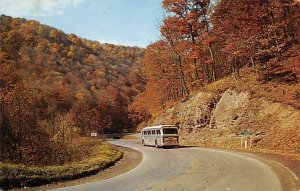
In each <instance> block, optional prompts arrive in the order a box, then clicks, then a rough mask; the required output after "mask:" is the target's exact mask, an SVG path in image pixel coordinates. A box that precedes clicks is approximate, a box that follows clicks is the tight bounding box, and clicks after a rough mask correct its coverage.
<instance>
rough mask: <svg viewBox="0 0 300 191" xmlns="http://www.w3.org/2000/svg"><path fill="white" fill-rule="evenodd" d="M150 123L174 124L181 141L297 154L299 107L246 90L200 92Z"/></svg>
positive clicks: (298, 145) (299, 125) (192, 143)
mask: <svg viewBox="0 0 300 191" xmlns="http://www.w3.org/2000/svg"><path fill="white" fill-rule="evenodd" d="M152 124H154V125H156V124H177V125H178V126H179V128H180V134H181V143H182V144H184V145H197V146H205V147H218V148H231V149H240V148H241V136H240V135H243V140H242V143H243V147H244V144H245V141H248V142H247V144H248V146H249V144H250V139H251V150H260V151H267V152H271V153H281V154H288V155H291V156H294V157H296V158H298V159H299V158H300V157H299V156H300V144H299V140H300V111H299V110H297V109H295V108H293V107H291V106H288V105H284V104H280V103H273V102H271V101H268V100H267V99H265V98H262V97H257V96H251V94H250V93H248V92H247V91H237V90H235V89H227V90H226V91H221V92H220V91H219V90H216V91H215V92H200V93H198V94H196V95H194V96H193V97H191V98H190V99H188V100H187V101H185V102H181V103H178V104H176V105H174V106H173V107H172V108H169V109H168V110H166V111H165V112H164V113H163V114H162V115H160V116H159V117H157V118H156V119H154V121H153V122H152Z"/></svg>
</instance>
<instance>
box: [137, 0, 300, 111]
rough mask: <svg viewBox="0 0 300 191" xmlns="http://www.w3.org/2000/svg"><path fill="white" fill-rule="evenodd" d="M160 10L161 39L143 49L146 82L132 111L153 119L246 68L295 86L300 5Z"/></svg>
mask: <svg viewBox="0 0 300 191" xmlns="http://www.w3.org/2000/svg"><path fill="white" fill-rule="evenodd" d="M163 8H164V9H165V11H166V12H167V16H166V18H165V19H164V20H163V22H162V25H161V28H160V31H161V36H162V38H161V40H159V41H157V42H155V43H153V44H151V45H149V46H148V47H147V49H146V54H145V67H144V72H145V74H146V75H147V78H148V82H147V85H146V91H145V92H144V93H143V94H141V95H139V97H138V98H137V99H136V101H135V103H134V104H133V106H134V107H137V108H139V107H140V108H144V109H147V110H149V111H150V112H151V113H152V115H154V116H156V115H158V114H159V113H161V112H162V111H163V110H164V109H165V108H166V107H168V105H172V103H174V102H176V101H178V100H182V99H183V98H185V97H188V96H189V95H191V94H193V92H195V90H202V89H203V87H205V86H206V85H207V84H210V83H212V82H215V81H218V80H219V79H222V78H224V77H226V76H228V75H231V74H232V75H234V76H235V79H237V80H238V79H239V78H240V77H241V75H240V73H241V70H245V69H248V70H251V71H252V73H256V74H259V75H258V78H257V81H258V82H260V83H268V82H270V81H276V82H279V83H288V84H290V83H297V82H299V77H300V61H299V60H300V57H299V50H300V46H299V39H300V33H299V23H300V17H299V11H300V8H299V1H295V0H219V1H210V0H186V1H182V0H163ZM169 103H171V104H169Z"/></svg>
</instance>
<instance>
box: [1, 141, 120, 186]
mask: <svg viewBox="0 0 300 191" xmlns="http://www.w3.org/2000/svg"><path fill="white" fill-rule="evenodd" d="M99 143H100V144H99V145H97V146H95V147H94V148H92V155H91V156H90V158H89V159H86V160H83V161H80V162H76V163H70V164H66V165H63V166H46V167H29V166H25V165H14V164H3V163H0V188H2V189H12V188H16V187H30V186H38V185H43V184H48V183H52V182H57V181H65V180H73V179H77V178H81V177H84V176H87V175H91V174H94V173H97V172H99V171H100V170H102V169H105V168H107V167H109V166H110V165H112V164H114V163H115V162H116V161H117V160H119V159H121V158H122V156H123V153H122V152H121V151H120V150H119V149H118V148H116V147H114V146H112V145H110V144H107V143H103V142H100V141H99Z"/></svg>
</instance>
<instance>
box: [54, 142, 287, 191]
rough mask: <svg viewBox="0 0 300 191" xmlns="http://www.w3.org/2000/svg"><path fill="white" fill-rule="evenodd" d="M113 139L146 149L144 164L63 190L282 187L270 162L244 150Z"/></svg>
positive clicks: (215, 190)
mask: <svg viewBox="0 0 300 191" xmlns="http://www.w3.org/2000/svg"><path fill="white" fill-rule="evenodd" d="M113 143H114V144H116V145H122V146H126V147H130V148H133V149H136V150H138V151H140V152H142V153H143V155H144V158H143V161H142V162H141V164H140V165H138V166H137V167H136V168H135V169H133V170H132V171H129V172H127V173H125V174H123V175H120V176H117V177H114V178H111V179H107V180H103V181H99V182H93V183H88V184H83V185H79V186H72V187H67V188H62V189H59V190H89V191H90V190H91V191H92V190H103V191H104V190H105V191H134V190H136V191H144V190H146V191H148V190H149V191H154V190H164V191H165V190H170V191H183V190H185V191H190V190H192V191H201V190H205V191H206V190H207V191H208V190H213V191H218V190H226V191H228V190H230V191H233V190H237V191H239V190H243V191H246V190H251V191H252V190H253V191H260V190H261V191H268V190H270V191H276V190H282V188H281V184H280V181H279V179H278V178H277V176H276V174H275V173H274V172H273V171H272V170H271V168H270V167H269V166H268V165H266V164H264V163H263V162H261V161H259V160H256V159H254V158H251V157H248V156H246V155H243V154H238V153H234V152H226V151H220V150H213V149H201V148H196V147H191V148H174V149H156V148H153V147H143V146H141V145H139V144H136V143H134V142H132V141H114V142H113Z"/></svg>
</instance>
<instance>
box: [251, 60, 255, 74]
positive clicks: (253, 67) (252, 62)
mask: <svg viewBox="0 0 300 191" xmlns="http://www.w3.org/2000/svg"><path fill="white" fill-rule="evenodd" d="M251 65H252V70H253V71H255V62H254V59H253V57H251Z"/></svg>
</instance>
